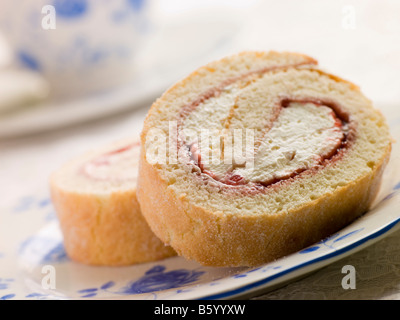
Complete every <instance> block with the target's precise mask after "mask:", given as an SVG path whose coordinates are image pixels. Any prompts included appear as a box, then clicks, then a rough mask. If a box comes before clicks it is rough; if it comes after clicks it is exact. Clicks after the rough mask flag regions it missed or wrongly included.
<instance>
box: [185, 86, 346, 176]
mask: <svg viewBox="0 0 400 320" xmlns="http://www.w3.org/2000/svg"><path fill="white" fill-rule="evenodd" d="M240 91H241V90H240V89H239V88H238V87H237V86H236V87H235V86H230V87H229V88H226V89H225V90H224V91H222V92H221V93H220V94H219V95H218V96H216V97H213V98H210V99H208V100H207V101H205V102H204V104H202V105H199V106H198V107H197V108H196V109H195V110H194V111H193V112H191V113H190V114H189V115H188V117H187V118H186V119H185V121H184V123H183V127H182V129H183V130H182V133H183V135H184V138H183V139H184V141H185V143H186V145H187V146H189V147H190V146H192V148H191V151H192V153H194V154H193V155H192V159H198V155H200V157H201V167H202V169H203V172H207V173H210V175H211V176H213V177H214V178H217V179H223V178H224V177H226V176H227V173H229V175H239V176H241V177H243V178H244V180H245V181H246V182H259V183H269V182H271V181H273V180H275V179H284V178H286V177H288V176H290V175H292V174H293V173H294V172H300V171H303V170H306V169H309V168H312V167H313V166H315V165H318V164H319V163H320V162H321V159H322V158H321V157H324V156H328V155H330V154H332V153H333V152H334V151H335V150H336V149H337V148H338V147H339V146H340V144H341V141H342V139H343V135H344V133H343V131H342V129H341V128H340V127H338V126H337V125H336V118H335V115H334V113H333V110H332V109H331V108H329V107H328V106H321V105H316V104H314V103H311V102H309V103H307V102H305V103H302V102H291V103H290V104H289V105H288V106H286V107H284V108H282V109H281V112H280V114H279V116H278V119H276V120H275V122H274V124H273V126H272V128H271V129H270V130H269V131H268V132H266V134H265V136H264V138H263V139H262V141H260V144H259V145H257V146H255V143H254V142H255V141H254V133H252V132H251V131H250V130H242V131H241V132H238V130H236V131H233V132H230V130H229V128H226V127H225V122H226V119H227V118H228V116H229V113H230V112H231V109H232V108H233V107H234V105H235V100H236V98H237V96H238V95H239V94H240ZM260 121H262V119H260ZM232 137H233V139H232ZM230 141H233V143H232V144H229V143H228V142H230ZM238 155H239V156H238Z"/></svg>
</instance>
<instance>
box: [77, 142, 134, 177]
mask: <svg viewBox="0 0 400 320" xmlns="http://www.w3.org/2000/svg"><path fill="white" fill-rule="evenodd" d="M118 150H122V151H118ZM118 150H116V151H114V152H113V151H111V152H109V153H105V154H103V155H100V156H99V157H97V158H95V159H93V160H91V161H89V162H86V163H85V164H84V166H83V172H84V174H85V175H86V176H88V177H90V178H91V179H95V180H109V181H125V180H132V181H136V179H137V176H138V172H137V168H138V162H139V153H140V148H139V145H132V146H127V147H126V149H125V148H120V149H118Z"/></svg>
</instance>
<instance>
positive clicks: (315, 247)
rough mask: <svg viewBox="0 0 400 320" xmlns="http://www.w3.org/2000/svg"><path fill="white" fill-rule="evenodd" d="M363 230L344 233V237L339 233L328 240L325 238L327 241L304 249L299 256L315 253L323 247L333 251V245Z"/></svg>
mask: <svg viewBox="0 0 400 320" xmlns="http://www.w3.org/2000/svg"><path fill="white" fill-rule="evenodd" d="M363 229H364V228H361V229H357V230H353V231H351V232H348V233H346V234H344V235H340V233H336V234H334V235H332V236H331V237H329V238H327V239H325V240H322V241H320V242H318V243H317V245H315V246H312V247H308V248H305V249H303V250H301V251H300V252H299V253H300V254H305V253H310V252H314V251H316V250H318V249H320V248H322V247H324V246H325V247H328V248H330V249H335V247H334V246H333V244H334V243H337V242H339V241H342V240H344V239H347V238H349V237H351V236H352V235H354V234H356V233H358V232H360V231H361V230H363ZM330 241H332V242H331V244H329V243H328V242H330Z"/></svg>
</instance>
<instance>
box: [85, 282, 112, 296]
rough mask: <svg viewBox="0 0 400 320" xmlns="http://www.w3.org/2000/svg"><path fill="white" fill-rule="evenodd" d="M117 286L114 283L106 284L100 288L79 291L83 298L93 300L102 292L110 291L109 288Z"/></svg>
mask: <svg viewBox="0 0 400 320" xmlns="http://www.w3.org/2000/svg"><path fill="white" fill-rule="evenodd" d="M114 285H115V282H114V281H109V282H106V283H105V284H103V285H101V286H100V288H87V289H82V290H79V291H78V293H80V294H83V295H82V296H81V297H82V298H91V297H95V296H96V295H97V294H98V293H99V292H101V291H108V289H109V288H111V287H113V286H114Z"/></svg>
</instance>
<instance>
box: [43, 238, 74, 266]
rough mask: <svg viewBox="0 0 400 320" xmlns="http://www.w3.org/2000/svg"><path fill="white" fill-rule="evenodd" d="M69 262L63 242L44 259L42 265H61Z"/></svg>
mask: <svg viewBox="0 0 400 320" xmlns="http://www.w3.org/2000/svg"><path fill="white" fill-rule="evenodd" d="M66 260H68V256H67V253H66V252H65V249H64V245H63V243H62V242H60V243H58V244H57V245H56V246H55V247H54V248H52V249H51V250H50V251H49V252H47V253H46V255H45V256H44V257H43V258H42V263H61V262H64V261H66Z"/></svg>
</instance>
